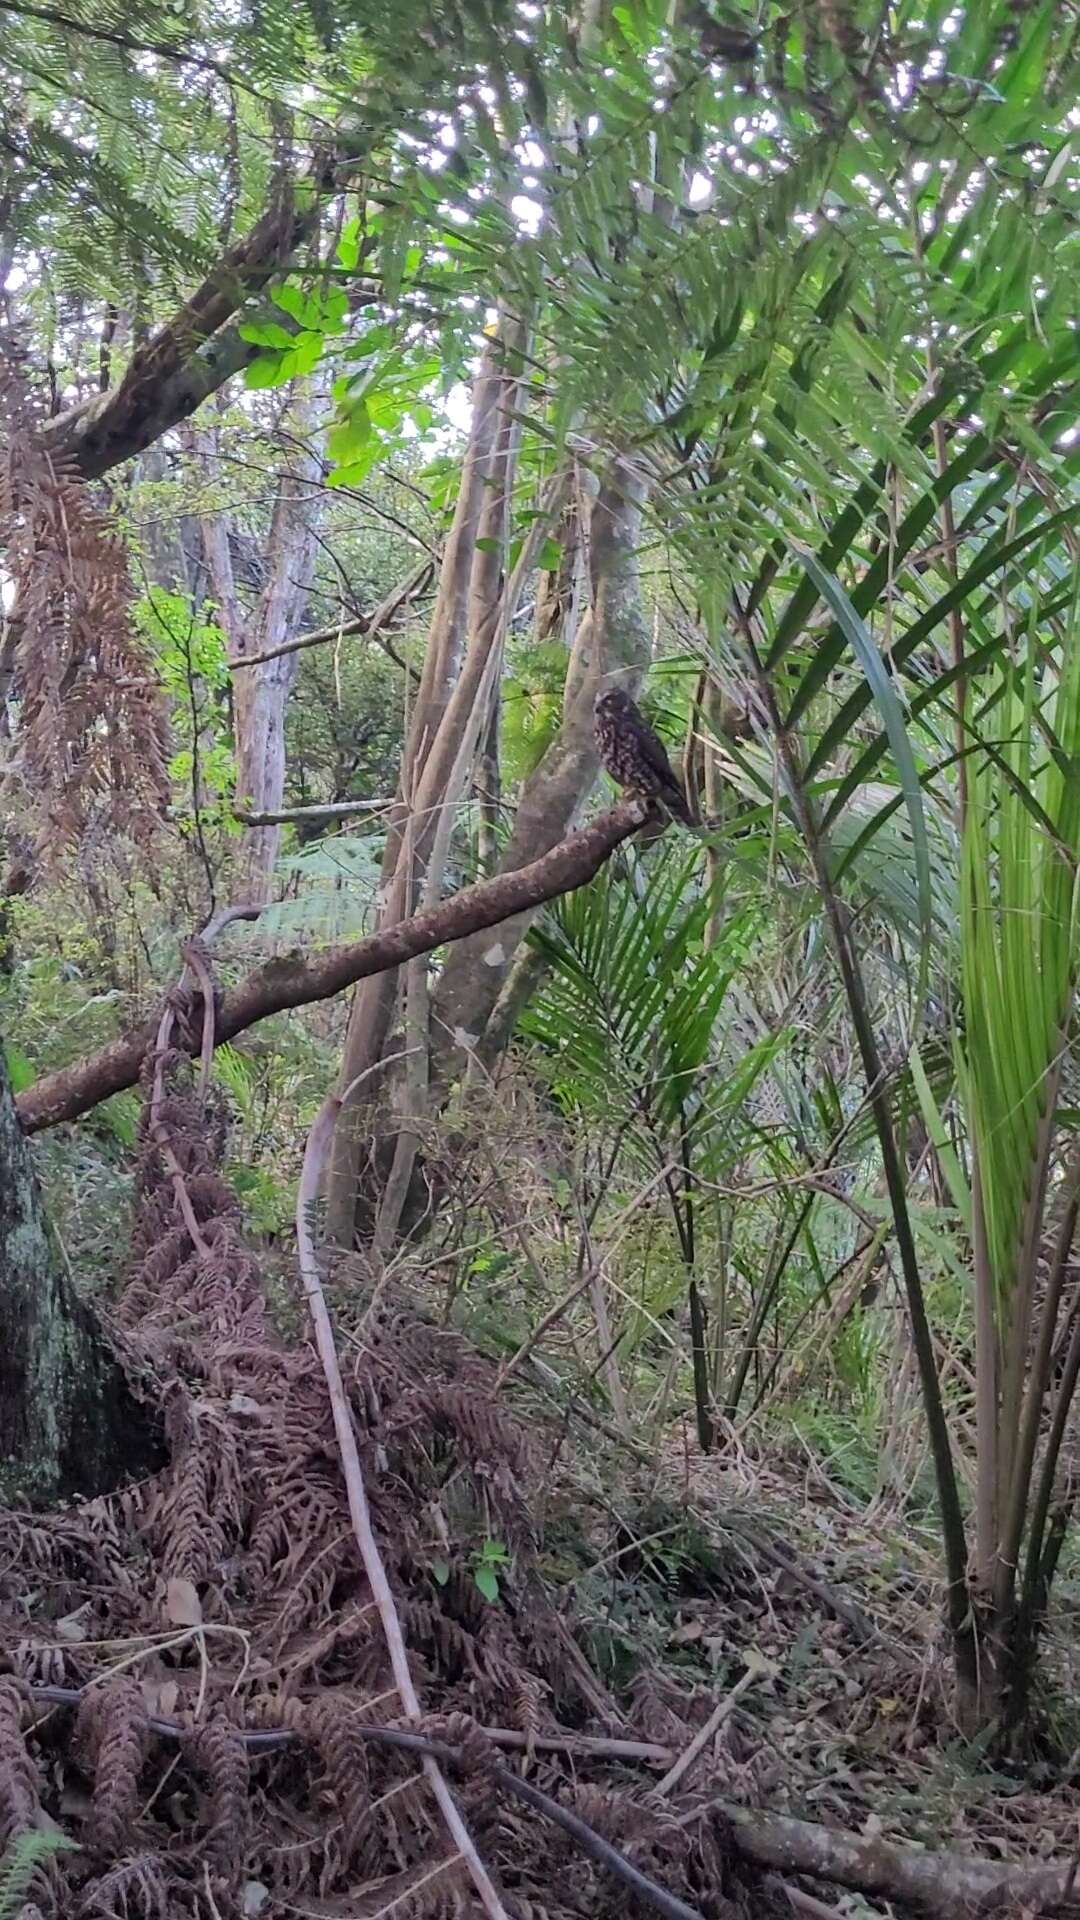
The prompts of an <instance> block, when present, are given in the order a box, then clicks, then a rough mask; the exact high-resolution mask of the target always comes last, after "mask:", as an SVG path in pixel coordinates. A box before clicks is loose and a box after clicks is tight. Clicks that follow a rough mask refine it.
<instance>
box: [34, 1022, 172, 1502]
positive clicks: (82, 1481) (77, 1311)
mask: <svg viewBox="0 0 1080 1920" xmlns="http://www.w3.org/2000/svg"><path fill="white" fill-rule="evenodd" d="M160 1458H161V1454H160V1441H159V1436H158V1432H157V1427H156V1422H155V1419H154V1416H153V1413H152V1411H151V1410H150V1409H148V1408H145V1407H143V1406H142V1405H141V1404H140V1403H139V1401H138V1400H137V1399H136V1397H135V1395H134V1393H133V1392H132V1389H131V1387H130V1385H129V1383H128V1380H127V1377H126V1375H125V1372H124V1369H123V1367H122V1365H121V1363H120V1360H119V1358H118V1357H117V1355H116V1354H115V1353H114V1352H113V1350H112V1347H111V1346H110V1344H109V1341H108V1339H107V1337H106V1335H105V1333H104V1330H103V1329H102V1327H101V1325H100V1323H99V1322H98V1320H97V1319H96V1317H95V1316H94V1314H93V1313H92V1312H91V1311H90V1309H89V1307H87V1306H86V1305H85V1303H84V1302H83V1301H82V1300H80V1299H79V1298H78V1296H77V1295H76V1293H75V1291H74V1288H73V1287H72V1284H71V1282H70V1280H69V1279H68V1277H67V1275H66V1273H65V1272H64V1270H63V1268H62V1266H61V1265H60V1262H59V1261H58V1259H57V1257H56V1252H55V1249H54V1246H53V1243H52V1239H51V1237H50V1234H49V1231H48V1226H47V1223H46V1219H45V1212H44V1207H43V1205H42V1199H41V1192H40V1189H39V1186H38V1183H37V1178H36V1176H35V1173H34V1167H33V1162H32V1159H31V1151H30V1147H29V1144H28V1142H27V1140H26V1139H25V1137H24V1135H23V1132H22V1129H21V1127H20V1126H19V1121H18V1118H17V1116H16V1113H15V1103H14V1100H13V1098H12V1093H11V1086H10V1083H9V1080H8V1076H7V1069H6V1067H5V1066H4V1064H3V1057H2V1054H0V1500H4V1501H6V1502H8V1503H20V1504H21V1503H26V1504H29V1505H33V1506H45V1505H50V1504H55V1503H57V1502H60V1501H63V1500H67V1499H72V1498H75V1497H77V1496H82V1497H87V1498H89V1497H91V1496H93V1495H95V1494H99V1493H106V1492H109V1491H110V1490H111V1489H112V1488H114V1487H117V1486H119V1485H121V1484H122V1483H123V1482H124V1481H125V1480H126V1479H129V1478H130V1477H132V1476H133V1475H134V1474H137V1473H142V1472H146V1471H147V1470H148V1469H150V1468H152V1467H153V1466H155V1465H157V1464H159V1463H160Z"/></svg>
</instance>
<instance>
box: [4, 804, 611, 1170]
mask: <svg viewBox="0 0 1080 1920" xmlns="http://www.w3.org/2000/svg"><path fill="white" fill-rule="evenodd" d="M648 818H649V811H648V805H647V803H646V802H645V801H643V800H641V799H638V798H630V799H625V800H621V801H620V802H619V804H618V805H617V806H615V807H612V808H610V810H609V811H608V812H607V813H602V814H599V815H598V816H597V818H596V819H595V820H591V821H590V822H589V824H588V826H587V827H582V828H580V829H579V830H578V832H577V833H572V834H570V835H568V836H567V838H566V839H565V840H563V841H561V842H560V844H559V845H558V846H557V847H552V848H551V850H550V852H549V853H547V854H545V855H544V856H543V858H542V859H540V860H535V861H533V862H532V863H531V865H529V866H527V867H519V868H518V869H517V870H516V871H515V872H513V873H505V874H496V875H494V876H493V878H492V879H490V880H480V881H478V882H477V884H476V885H475V886H472V887H465V888H464V889H463V890H462V891H461V892H460V893H456V894H454V895H453V896H452V897H451V898H450V899H449V900H443V901H442V902H441V903H440V905H439V906H437V907H434V908H432V909H431V910H430V911H429V912H426V913H418V914H414V915H413V917H412V918H411V919H408V920H404V921H401V922H400V923H399V924H398V925H397V926H393V927H384V928H382V929H381V930H380V931H379V932H378V933H373V934H371V935H370V936H369V938H368V939H366V940H357V941H354V942H353V943H352V944H351V945H350V946H346V947H335V948H333V949H331V951H330V952H328V953H323V954H319V955H318V956H317V958H316V959H314V960H305V959H304V957H303V955H302V954H300V953H291V954H284V955H280V956H275V958H273V959H272V960H268V961H267V962H266V964H265V965H264V966H261V967H257V968H256V969H255V971H254V972H253V973H249V974H248V976H247V978H246V979H244V980H242V981H240V983H239V985H238V986H236V987H232V988H230V989H229V991H228V992H227V993H226V994H224V996H223V998H222V1001H221V1006H220V1009H219V1010H218V1012H217V1015H216V1017H215V1022H214V1038H215V1040H216V1041H217V1042H218V1043H220V1042H221V1041H223V1040H232V1039H235V1037H236V1035H237V1034H238V1033H243V1032H244V1031H245V1029H246V1028H247V1027H252V1026H254V1025H255V1024H256V1022H257V1021H259V1020H265V1019H266V1018H267V1017H268V1016H269V1015H270V1014H274V1013H283V1012H285V1011H286V1009H288V1008H290V1007H305V1006H309V1005H310V1004H311V1003H312V1002H313V1001H315V1000H329V999H331V998H332V997H333V995H334V994H336V993H343V992H344V991H345V989H346V987H351V986H353V985H355V983H356V982H357V981H358V980H365V979H367V978H369V976H370V975H372V974H375V973H382V972H384V971H386V970H387V969H392V968H395V967H400V966H401V965H402V964H403V963H404V962H405V961H407V960H412V959H415V957H416V956H417V955H418V954H421V953H430V952H432V951H433V949H434V948H435V947H441V946H443V945H445V944H446V943H447V942H450V941H455V940H463V939H465V938H467V936H468V935H469V934H472V933H476V932H478V931H479V930H480V929H481V928H483V927H494V926H498V924H499V922H500V921H501V920H506V919H510V918H511V917H512V916H513V915H514V914H516V913H520V912H521V911H522V909H523V908H525V907H537V906H540V905H542V904H543V902H544V901H545V900H554V899H555V898H556V897H557V896H558V895H559V894H562V893H569V892H570V891H571V889H572V888H574V887H580V886H584V885H585V883H586V882H587V881H589V880H591V879H592V878H593V875H594V874H596V873H598V872H599V871H600V868H601V867H602V866H603V864H604V862H605V860H607V859H608V857H609V856H610V855H611V854H612V853H613V852H614V851H615V848H616V847H617V846H620V845H621V843H622V842H623V841H624V840H628V839H629V838H630V837H631V835H632V834H634V833H637V832H638V831H639V829H640V828H641V827H642V826H644V825H645V823H646V821H647V820H648ZM159 1023H160V1015H159V1014H155V1015H154V1017H153V1019H151V1020H148V1021H146V1022H145V1023H144V1024H143V1025H142V1026H140V1027H136V1028H134V1029H132V1030H131V1031H130V1032H128V1033H125V1034H122V1035H121V1036H120V1038H119V1039H117V1040H113V1041H110V1043H109V1045H108V1046H106V1047H102V1048H101V1050H100V1052H98V1053H95V1054H91V1055H90V1056H89V1057H88V1058H86V1059H84V1060H80V1061H77V1062H76V1063H75V1064H74V1065H73V1066H70V1067H61V1068H60V1070H59V1071H58V1072H56V1073H48V1074H45V1075H43V1077H42V1078H41V1079H40V1080H36V1081H35V1082H34V1084H33V1086H32V1087H27V1088H26V1089H25V1090H24V1091H23V1092H22V1093H21V1094H20V1095H19V1097H18V1100H17V1102H16V1107H17V1111H18V1116H19V1120H20V1121H21V1123H22V1126H23V1129H24V1131H25V1132H26V1133H38V1132H40V1131H41V1130H42V1129H43V1128H45V1127H55V1126H58V1125H59V1123H60V1122H61V1121H63V1120H76V1119H78V1117H79V1115H80V1114H81V1113H87V1112H89V1110H90V1108H91V1107H95V1106H97V1105H98V1103H99V1102H100V1101H102V1100H107V1099H109V1097H110V1095H112V1094H114V1093H119V1092H121V1091H122V1089H123V1088H125V1087H133V1086H134V1085H135V1082H136V1081H137V1080H138V1077H139V1074H140V1072H141V1070H142V1065H143V1061H144V1060H145V1059H146V1055H147V1052H148V1050H149V1048H150V1047H152V1046H153V1044H154V1040H155V1037H156V1034H157V1030H158V1026H159ZM177 1044H178V1045H181V1046H184V1047H186V1048H187V1049H188V1051H189V1052H191V1053H197V1052H198V1051H199V1048H200V1046H201V1044H202V1033H201V1021H199V1020H196V1021H195V1022H194V1023H192V1025H191V1027H190V1030H189V1027H188V1024H187V1023H185V1025H184V1026H183V1027H182V1028H178V1030H177Z"/></svg>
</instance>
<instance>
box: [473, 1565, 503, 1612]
mask: <svg viewBox="0 0 1080 1920" xmlns="http://www.w3.org/2000/svg"><path fill="white" fill-rule="evenodd" d="M473 1579H474V1580H475V1582H476V1585H477V1587H478V1588H479V1590H480V1592H481V1593H482V1594H483V1596H484V1599H485V1600H490V1601H491V1602H492V1603H494V1602H495V1601H496V1600H497V1599H498V1597H499V1576H498V1574H497V1573H496V1571H495V1569H494V1567H489V1566H484V1565H481V1566H479V1567H477V1568H476V1569H475V1571H474V1573H473Z"/></svg>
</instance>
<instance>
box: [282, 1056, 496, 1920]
mask: <svg viewBox="0 0 1080 1920" xmlns="http://www.w3.org/2000/svg"><path fill="white" fill-rule="evenodd" d="M340 1111H341V1100H340V1099H339V1097H338V1096H337V1094H333V1093H332V1094H330V1095H328V1097H327V1098H326V1099H325V1100H324V1101H323V1104H322V1106H321V1107H320V1109H319V1112H318V1114H317V1115H316V1117H315V1122H314V1124H313V1126H312V1128H311V1131H310V1133H309V1134H308V1140H307V1147H306V1150H305V1153H304V1165H303V1170H302V1172H301V1175H300V1185H299V1189H298V1191H297V1196H296V1245H297V1252H298V1257H299V1262H300V1274H301V1278H302V1280H303V1283H304V1293H305V1295H306V1297H307V1303H308V1306H309V1308H310V1310H311V1322H312V1326H313V1327H314V1329H315V1345H316V1347H317V1349H318V1354H319V1359H320V1360H321V1362H322V1369H323V1373H324V1374H325V1376H326V1387H327V1392H328V1393H329V1396H330V1409H331V1412H332V1414H333V1419H334V1433H335V1435H336V1437H337V1443H338V1452H339V1453H340V1455H341V1470H342V1474H343V1476H344V1479H345V1491H346V1495H347V1497H348V1502H349V1516H350V1518H351V1520H352V1524H353V1532H354V1534H355V1535H356V1544H357V1546H358V1547H359V1549H360V1558H361V1560H362V1561H363V1564H364V1572H365V1573H366V1574H367V1577H368V1585H369V1586H370V1588H371V1592H372V1596H373V1598H374V1600H375V1604H376V1606H377V1607H378V1609H379V1619H380V1621H381V1622H382V1630H383V1635H384V1637H385V1640H386V1647H387V1652H388V1653H389V1655H390V1667H391V1671H392V1672H393V1675H394V1681H395V1684H396V1686H397V1690H398V1696H399V1698H400V1700H401V1704H402V1707H403V1708H404V1710H405V1713H406V1714H407V1716H408V1718H409V1719H410V1720H416V1721H419V1720H421V1719H422V1718H423V1715H422V1713H421V1708H420V1700H419V1696H418V1695H417V1692H416V1687H415V1685H414V1684H413V1677H412V1671H411V1669H410V1666H409V1656H408V1652H407V1650H406V1647H405V1636H404V1634H403V1633H402V1630H401V1617H400V1615H399V1613H398V1610H397V1603H396V1602H395V1600H394V1596H393V1593H392V1591H391V1588H390V1581H389V1579H388V1577H387V1572H386V1563H385V1561H384V1560H383V1557H382V1552H381V1550H380V1547H379V1543H378V1541H377V1540H376V1538H375V1531H374V1528H373V1527H372V1524H371V1511H370V1508H369V1507H368V1500H367V1492H366V1490H365V1487H364V1475H363V1471H362V1469H361V1466H360V1450H359V1448H358V1447H357V1444H356V1432H355V1429H354V1427H353V1416H352V1409H351V1407H350V1406H349V1402H348V1398H347V1396H346V1393H345V1383H344V1381H343V1380H342V1377H341V1365H340V1362H339V1361H338V1356H337V1346H336V1344H335V1341H334V1330H333V1327H332V1325H331V1323H330V1313H329V1310H328V1308H327V1305H326V1297H325V1295H324V1293H323V1290H322V1281H321V1279H320V1277H319V1262H318V1257H317V1255H316V1252H315V1241H314V1237H313V1234H312V1226H311V1222H312V1217H313V1214H314V1208H315V1200H316V1196H317V1194H318V1191H319V1185H320V1182H321V1179H322V1170H323V1162H324V1161H325V1159H326V1155H327V1152H328V1150H329V1147H330V1142H331V1140H332V1138H333V1134H334V1127H335V1125H336V1124H337V1117H338V1114H339V1113H340ZM421 1765H422V1767H423V1770H424V1773H425V1775H426V1776H427V1780H428V1783H429V1785H430V1787H431V1791H432V1793H433V1794H434V1796H435V1799H436V1801H437V1802H438V1806H439V1811H440V1812H441V1814H442V1816H443V1819H444V1820H445V1822H446V1826H447V1830H448V1832H449V1834H450V1838H451V1840H452V1841H453V1843H454V1845H455V1847H456V1848H457V1850H458V1852H459V1853H460V1855H461V1857H462V1859H463V1860H464V1862H465V1865H466V1866H467V1868H468V1870H469V1877H470V1879H471V1880H472V1883H473V1886H474V1887H475V1888H476V1892H477V1895H478V1897H479V1900H480V1904H481V1906H482V1907H483V1909H484V1912H485V1913H486V1914H488V1916H489V1920H509V1916H508V1915H507V1912H506V1908H505V1907H504V1906H503V1903H502V1900H501V1899H500V1897H499V1892H498V1889H497V1887H496V1886H495V1883H494V1881H493V1880H492V1878H491V1875H490V1874H489V1873H488V1870H487V1868H486V1866H485V1865H484V1862H483V1861H482V1860H481V1858H480V1855H479V1854H478V1852H477V1850H476V1844H475V1842H474V1840H473V1838H472V1835H471V1834H470V1832H469V1829H468V1827H467V1826H466V1825H465V1822H464V1820H463V1819H462V1816H461V1811H460V1809H459V1807H458V1804H457V1801H456V1800H455V1799H454V1796H453V1794H452V1793H451V1791H450V1788H449V1786H448V1785H447V1783H446V1777H445V1775H444V1773H443V1771H442V1768H441V1767H440V1765H439V1762H438V1760H437V1759H436V1758H435V1756H434V1754H433V1753H432V1752H431V1751H430V1750H429V1751H428V1752H426V1753H425V1754H424V1756H423V1759H422V1761H421Z"/></svg>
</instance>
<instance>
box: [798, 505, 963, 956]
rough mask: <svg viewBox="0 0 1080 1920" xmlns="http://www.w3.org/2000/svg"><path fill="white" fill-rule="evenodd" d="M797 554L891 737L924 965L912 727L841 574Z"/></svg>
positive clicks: (922, 853) (926, 910)
mask: <svg viewBox="0 0 1080 1920" xmlns="http://www.w3.org/2000/svg"><path fill="white" fill-rule="evenodd" d="M790 544H791V546H792V549H793V550H794V552H795V553H796V554H797V555H798V558H799V560H800V561H801V563H802V565H803V566H804V567H805V569H806V572H807V573H808V574H809V576H810V578H811V580H812V581H813V583H814V585H815V586H816V588H817V590H818V592H819V593H820V595H821V597H822V599H823V600H824V601H825V602H826V603H827V605H828V606H829V607H830V608H831V610H832V612H833V614H834V615H835V617H836V620H837V622H838V624H839V626H840V629H841V631H842V633H843V634H844V637H845V638H846V639H847V640H848V642H849V643H850V646H851V650H852V652H853V653H854V655H855V658H856V660H857V661H858V663H859V665H860V667H861V668H862V670H863V673H864V674H865V675H866V679H867V682H868V684H869V686H870V689H871V692H872V693H873V695H874V699H875V700H876V702H877V705H878V708H879V710H880V713H881V717H882V720H883V721H884V724H885V731H886V733H887V734H888V737H889V745H890V747H891V748H892V754H893V759H894V761H895V763H896V771H897V773H898V775H899V778H900V785H901V787H902V788H903V792H904V804H905V806H906V808H907V814H908V820H909V821H910V823H911V840H912V846H913V849H914V855H915V878H916V883H917V887H918V898H919V921H920V925H921V927H922V932H923V942H924V961H925V953H926V951H928V949H929V945H930V938H931V931H932V929H931V901H930V848H929V845H928V842H927V837H926V818H925V815H924V813H923V797H922V787H921V786H920V784H919V776H918V773H917V771H916V767H915V759H914V755H913V754H912V751H911V742H910V740H909V739H908V733H907V726H906V724H905V721H904V716H903V713H902V711H901V708H900V702H899V700H898V699H897V697H896V689H895V687H894V686H893V683H892V680H891V678H890V677H889V674H888V671H887V669H886V666H885V662H884V661H883V659H882V657H881V655H880V653H879V652H878V650H877V648H876V647H875V645H874V642H873V640H872V639H871V638H870V635H869V634H868V633H867V631H866V628H865V626H864V625H863V623H862V621H861V620H860V618H859V616H858V614H857V613H856V611H855V609H854V607H853V606H852V604H851V601H850V600H849V599H848V596H847V594H846V593H845V592H844V589H843V587H842V586H841V585H840V582H839V580H837V578H836V576H835V574H832V573H829V572H828V571H827V569H826V568H825V567H823V566H822V564H821V562H820V560H819V559H818V557H817V555H816V554H815V553H812V552H811V551H810V549H809V548H808V547H802V546H799V545H797V544H796V542H795V541H791V543H790Z"/></svg>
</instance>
